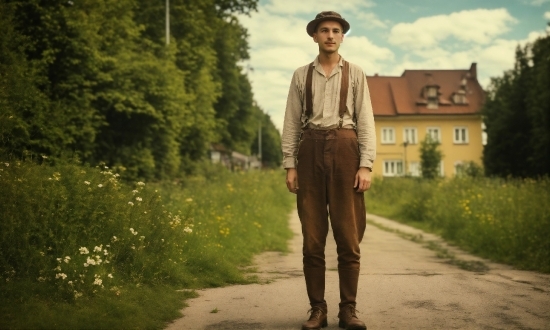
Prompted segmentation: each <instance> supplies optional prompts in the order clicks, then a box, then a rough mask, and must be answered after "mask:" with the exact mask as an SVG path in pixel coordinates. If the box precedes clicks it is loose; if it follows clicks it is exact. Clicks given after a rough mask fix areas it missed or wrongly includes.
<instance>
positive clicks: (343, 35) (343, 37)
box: [342, 34, 346, 42]
mask: <svg viewBox="0 0 550 330" xmlns="http://www.w3.org/2000/svg"><path fill="white" fill-rule="evenodd" d="M345 36H346V35H345V34H342V42H344V39H345Z"/></svg>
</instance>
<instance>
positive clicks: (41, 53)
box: [0, 0, 280, 179]
mask: <svg viewBox="0 0 550 330" xmlns="http://www.w3.org/2000/svg"><path fill="white" fill-rule="evenodd" d="M164 6H165V3H164V1H161V2H151V1H145V0H116V1H115V0H79V1H59V0H58V1H42V0H25V1H22V0H0V13H1V14H0V29H1V30H2V34H1V36H0V155H1V157H3V158H6V157H22V156H24V154H25V153H32V154H34V155H44V156H48V157H52V158H54V159H55V158H56V157H61V156H62V155H66V154H70V155H76V156H78V157H79V158H80V159H82V160H83V161H85V162H87V163H90V164H99V163H105V164H107V165H109V166H121V167H124V168H125V169H126V173H127V175H129V176H134V177H138V176H139V177H145V178H159V179H162V178H167V177H172V176H175V175H178V174H179V173H183V172H188V171H190V170H191V169H192V168H193V164H194V163H196V161H198V160H200V159H201V158H203V157H205V156H206V155H207V152H208V150H209V148H210V145H211V144H212V143H214V142H221V143H223V144H224V145H225V146H226V147H228V148H230V149H231V150H235V151H239V152H241V153H245V154H250V152H251V148H252V145H253V144H254V143H255V138H256V135H257V133H256V128H257V124H256V123H257V118H258V108H257V107H256V106H254V104H253V103H254V102H253V94H252V88H251V85H250V82H249V80H248V77H247V76H246V74H245V73H244V71H243V68H242V67H241V63H242V62H243V61H244V60H246V59H248V42H247V37H248V33H247V31H246V29H245V28H244V27H243V26H242V25H240V23H239V21H238V20H237V18H236V16H235V14H236V13H245V14H249V13H251V12H252V11H254V10H256V6H257V0H171V1H170V44H169V45H166V41H165V10H166V8H165V7H164ZM260 112H261V111H260ZM266 125H268V124H266ZM271 125H272V123H271ZM270 138H274V139H278V138H279V137H278V136H277V135H276V134H271V135H269V136H266V140H264V141H266V142H265V143H267V144H273V145H277V143H279V144H280V141H268V140H269V139H270ZM274 164H276V162H275V163H274Z"/></svg>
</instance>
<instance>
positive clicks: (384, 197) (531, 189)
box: [367, 177, 550, 272]
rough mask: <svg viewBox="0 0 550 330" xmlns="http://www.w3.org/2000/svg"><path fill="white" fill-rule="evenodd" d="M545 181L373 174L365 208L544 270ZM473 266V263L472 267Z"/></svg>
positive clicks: (549, 187)
mask: <svg viewBox="0 0 550 330" xmlns="http://www.w3.org/2000/svg"><path fill="white" fill-rule="evenodd" d="M549 200H550V179H549V178H543V179H540V180H532V179H525V180H519V179H508V180H502V179H490V178H471V177H462V178H454V179H449V180H421V179H416V178H384V179H382V178H376V181H375V182H374V184H373V186H372V188H371V189H370V190H369V192H368V194H367V201H368V203H369V204H368V205H369V211H370V212H372V213H376V214H380V215H383V216H387V217H391V218H394V219H396V220H400V221H404V222H407V223H409V224H413V225H415V226H417V227H419V228H421V229H424V230H430V231H432V232H435V233H437V234H440V235H441V236H442V237H443V238H445V239H448V240H450V241H452V242H454V243H456V244H457V245H458V246H460V247H461V248H463V249H465V250H467V251H470V252H472V253H475V254H478V255H480V256H483V257H486V258H489V259H492V260H495V261H499V262H504V263H508V264H511V265H514V266H516V267H518V268H521V269H531V270H538V271H542V272H550V240H549V239H548V237H550V204H549V203H548V201H549ZM472 267H474V268H475V266H472Z"/></svg>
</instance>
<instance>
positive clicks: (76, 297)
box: [74, 290, 82, 299]
mask: <svg viewBox="0 0 550 330" xmlns="http://www.w3.org/2000/svg"><path fill="white" fill-rule="evenodd" d="M80 297H82V293H81V292H78V291H76V290H75V291H74V299H78V298H80Z"/></svg>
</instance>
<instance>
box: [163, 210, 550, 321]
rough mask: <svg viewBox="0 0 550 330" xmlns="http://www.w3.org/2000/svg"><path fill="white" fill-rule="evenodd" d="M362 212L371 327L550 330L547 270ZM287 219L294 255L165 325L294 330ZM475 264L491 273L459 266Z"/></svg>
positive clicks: (300, 299) (297, 317)
mask: <svg viewBox="0 0 550 330" xmlns="http://www.w3.org/2000/svg"><path fill="white" fill-rule="evenodd" d="M368 218H369V221H371V223H370V224H369V225H368V226H367V232H366V234H365V239H364V240H363V243H362V244H361V251H362V269H361V278H360V285H359V295H358V302H357V309H358V310H359V312H360V313H359V316H360V318H361V319H362V320H363V321H365V323H366V324H367V326H368V329H369V330H374V329H550V275H544V274H539V273H535V272H527V271H519V270H514V269H512V268H511V267H508V266H505V265H501V264H495V263H490V262H487V261H485V260H482V259H479V258H476V257H473V256H470V255H468V254H465V253H463V252H461V251H459V250H457V249H455V248H452V247H449V246H446V245H445V244H444V243H442V241H441V240H440V239H439V238H438V237H436V236H434V235H430V234H426V233H422V232H421V231H419V230H417V229H414V228H411V227H408V226H404V225H401V224H399V223H396V222H393V221H391V220H387V219H384V218H381V217H377V216H373V215H369V216H368ZM290 223H291V226H292V229H293V230H294V232H295V233H296V235H295V237H294V239H293V240H292V241H291V243H290V244H291V246H290V248H291V251H292V252H291V253H289V254H287V255H282V254H280V253H275V252H269V253H264V254H262V255H260V256H258V257H257V258H256V264H257V267H258V275H259V276H260V277H261V278H262V279H263V281H265V283H266V284H253V285H238V286H230V287H225V288H216V289H207V290H201V291H199V294H200V297H198V298H195V299H191V300H189V301H188V303H189V307H187V308H185V309H184V310H183V311H182V313H183V315H184V316H183V317H182V318H180V319H178V320H176V321H175V322H174V323H172V324H170V325H169V326H168V328H167V329H170V330H176V329H185V330H192V329H207V330H221V329H224V330H225V329H266V330H269V329H273V330H277V329H285V330H286V329H300V325H301V323H302V322H303V321H304V320H306V318H307V314H306V313H307V310H308V307H309V306H308V301H307V295H306V292H305V284H304V280H303V277H302V264H301V262H302V259H301V258H302V257H301V243H302V241H301V235H300V223H299V220H298V216H297V214H296V213H293V214H292V215H291V221H290ZM373 224H377V225H378V226H376V225H373ZM379 227H383V228H385V229H384V230H382V229H380V228H379ZM391 230H394V231H396V230H397V233H396V232H391ZM415 235H416V236H415ZM420 235H422V236H420ZM329 237H331V234H330V233H329ZM420 237H422V238H420ZM430 241H435V242H440V243H438V244H436V245H435V246H440V248H439V252H441V251H442V250H441V248H445V249H447V251H448V252H449V253H451V254H452V255H453V256H454V258H453V259H452V260H451V259H448V258H447V259H445V258H443V259H442V258H438V257H437V256H436V252H437V251H434V250H430V249H428V248H426V247H425V245H426V242H430ZM335 250H336V248H335V244H334V240H333V239H331V238H329V239H328V245H327V268H328V269H329V271H328V272H327V292H326V300H327V302H328V307H329V315H328V317H329V326H328V328H325V329H328V330H331V329H338V319H337V314H338V310H337V309H338V300H339V296H338V274H337V270H336V268H337V264H336V252H335ZM449 253H447V256H448V255H449ZM450 260H451V261H453V263H454V264H453V263H449V261H450ZM457 261H458V262H457ZM472 262H473V264H474V265H479V264H480V263H479V262H483V264H484V265H486V266H488V268H489V270H487V271H482V272H479V271H478V272H476V271H468V270H464V269H461V268H460V267H458V266H456V265H457V264H466V265H468V264H469V263H470V264H471V263H472Z"/></svg>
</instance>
